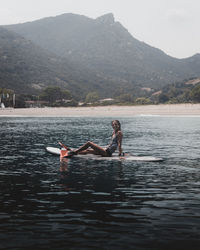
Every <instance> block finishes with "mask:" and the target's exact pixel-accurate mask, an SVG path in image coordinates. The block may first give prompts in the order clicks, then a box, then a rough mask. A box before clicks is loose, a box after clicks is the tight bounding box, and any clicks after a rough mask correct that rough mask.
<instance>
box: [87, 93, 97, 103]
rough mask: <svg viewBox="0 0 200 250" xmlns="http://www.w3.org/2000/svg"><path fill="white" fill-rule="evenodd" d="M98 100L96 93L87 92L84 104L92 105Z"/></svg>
mask: <svg viewBox="0 0 200 250" xmlns="http://www.w3.org/2000/svg"><path fill="white" fill-rule="evenodd" d="M98 100H99V95H98V93H97V92H89V93H88V94H87V96H86V98H85V102H86V103H94V102H97V101H98Z"/></svg>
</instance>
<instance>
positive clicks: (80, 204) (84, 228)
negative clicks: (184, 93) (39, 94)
mask: <svg viewBox="0 0 200 250" xmlns="http://www.w3.org/2000/svg"><path fill="white" fill-rule="evenodd" d="M111 120H112V118H3V117H1V118H0V204H1V206H0V248H1V249H28V248H34V249H47V248H52V249H78V248H81V249H189V248H190V249H200V248H199V247H200V241H199V236H200V195H199V192H200V154H199V149H200V140H199V138H200V117H159V116H158V117H150V116H147V117H140V116H138V117H133V118H124V117H123V118H121V119H120V121H121V123H122V129H123V133H124V141H123V148H124V151H126V152H131V153H132V154H134V155H147V156H157V157H162V158H164V159H165V161H164V162H160V163H156V162H130V161H127V162H126V161H107V160H101V161H99V160H98V161H97V160H94V159H89V158H74V159H70V160H68V161H66V162H65V163H64V164H60V162H59V158H58V157H56V156H53V155H50V154H48V153H47V152H46V151H45V147H46V146H54V147H57V142H58V141H62V142H63V143H65V144H67V145H69V146H71V147H78V146H80V145H82V144H83V143H85V142H86V141H88V140H90V141H94V142H95V143H97V144H100V145H107V144H108V143H109V138H110V135H111V133H112V128H111V126H110V122H111ZM191 245H192V248H191Z"/></svg>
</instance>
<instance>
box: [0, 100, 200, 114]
mask: <svg viewBox="0 0 200 250" xmlns="http://www.w3.org/2000/svg"><path fill="white" fill-rule="evenodd" d="M138 115H141V116H142V115H144V116H148V115H149V116H151V115H152V116H200V104H188V103H187V104H159V105H139V106H97V107H66V108H63V107H60V108H49V107H46V108H22V109H13V108H5V109H0V117H97V116H100V117H123V116H124V117H125V116H126V117H132V116H138Z"/></svg>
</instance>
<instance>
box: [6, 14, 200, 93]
mask: <svg viewBox="0 0 200 250" xmlns="http://www.w3.org/2000/svg"><path fill="white" fill-rule="evenodd" d="M5 27H6V28H7V29H9V30H10V31H14V32H16V33H18V34H20V35H21V36H23V37H24V38H25V39H28V40H30V41H31V42H32V43H34V44H36V45H37V46H39V47H41V48H43V50H44V49H45V50H46V51H48V53H49V54H50V53H52V54H53V55H54V57H55V55H56V56H57V57H59V58H60V57H62V58H63V60H66V62H67V63H66V62H65V63H64V62H63V63H64V64H65V65H64V66H63V65H62V67H61V68H62V70H61V71H62V74H63V72H64V71H63V68H65V70H66V72H68V75H67V74H66V73H65V74H64V75H65V77H64V78H65V80H64V81H65V82H68V83H70V81H72V82H73V81H74V82H76V83H77V82H78V85H76V86H79V87H78V88H77V89H79V88H83V89H84V88H87V89H95V90H97V91H98V92H100V93H103V92H104V94H105V93H106V94H107V96H108V90H109V92H110V93H109V94H110V96H111V95H112V93H113V92H114V91H116V88H118V87H121V88H124V89H125V90H124V92H129V91H134V90H135V87H137V88H143V87H151V88H154V89H156V88H157V89H158V88H160V87H162V86H165V85H166V84H169V83H172V82H175V81H181V80H183V79H188V78H191V77H198V76H200V55H199V54H197V55H195V56H193V57H191V58H187V59H176V58H173V57H170V56H168V55H166V54H165V53H164V52H162V51H161V50H159V49H157V48H153V47H151V46H149V45H147V44H145V43H144V42H140V41H139V40H137V39H135V38H134V37H132V35H131V34H130V33H129V32H128V31H127V30H126V29H125V28H124V27H123V26H122V25H121V24H120V23H119V22H115V20H114V17H113V15H112V14H107V15H104V16H101V17H99V18H97V19H91V18H88V17H85V16H82V15H75V14H63V15H60V16H56V17H48V18H44V19H41V20H37V21H34V22H28V23H24V24H16V25H9V26H5ZM158 39H159V38H158ZM46 53H47V52H46ZM33 54H34V53H33ZM39 54H40V52H39ZM40 55H41V54H40ZM36 57H37V56H36ZM39 58H40V57H39V56H38V60H39ZM39 61H40V63H41V62H45V60H39ZM51 67H52V66H51ZM59 67H60V66H58V67H57V68H56V67H55V64H54V67H53V69H54V71H53V70H51V73H52V71H53V72H54V73H55V72H56V71H57V69H58V68H59ZM47 68H48V69H49V66H48V67H47ZM80 69H81V72H79V70H80ZM71 71H72V72H75V71H76V74H74V75H73V77H72V76H71V77H70V78H69V77H68V76H69V72H71ZM89 72H90V73H89ZM80 73H81V74H80ZM84 73H85V74H84ZM56 74H57V72H56ZM79 74H80V75H83V74H84V82H85V83H84V86H83V81H77V80H76V79H77V75H79ZM75 76H76V77H75ZM91 76H92V77H91ZM91 78H92V79H91ZM55 84H57V82H55ZM68 85H69V84H67V86H68ZM108 87H109V88H108ZM104 88H108V89H104Z"/></svg>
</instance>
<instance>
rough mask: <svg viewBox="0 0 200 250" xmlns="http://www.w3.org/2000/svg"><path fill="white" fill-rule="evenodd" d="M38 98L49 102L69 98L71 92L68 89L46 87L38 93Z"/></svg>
mask: <svg viewBox="0 0 200 250" xmlns="http://www.w3.org/2000/svg"><path fill="white" fill-rule="evenodd" d="M39 98H40V100H44V101H48V102H49V103H50V104H52V103H54V102H56V101H57V100H62V99H71V94H70V92H69V91H68V90H64V91H63V90H61V89H60V88H59V87H53V86H50V87H47V88H46V89H44V90H43V92H42V94H41V95H40V97H39Z"/></svg>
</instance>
